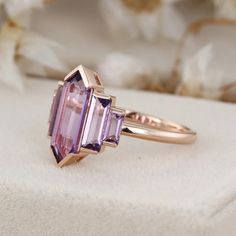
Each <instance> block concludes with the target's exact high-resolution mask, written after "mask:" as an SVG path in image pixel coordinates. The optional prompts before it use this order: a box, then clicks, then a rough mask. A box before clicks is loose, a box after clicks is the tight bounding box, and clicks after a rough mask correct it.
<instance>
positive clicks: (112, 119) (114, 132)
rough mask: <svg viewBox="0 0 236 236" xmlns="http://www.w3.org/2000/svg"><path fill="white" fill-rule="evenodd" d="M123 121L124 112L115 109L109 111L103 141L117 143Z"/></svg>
mask: <svg viewBox="0 0 236 236" xmlns="http://www.w3.org/2000/svg"><path fill="white" fill-rule="evenodd" d="M123 121H124V114H120V113H118V112H116V111H112V110H111V112H110V113H109V117H108V121H107V129H106V132H105V141H106V142H109V143H112V144H115V145H117V144H118V143H119V140H120V134H121V129H122V124H123Z"/></svg>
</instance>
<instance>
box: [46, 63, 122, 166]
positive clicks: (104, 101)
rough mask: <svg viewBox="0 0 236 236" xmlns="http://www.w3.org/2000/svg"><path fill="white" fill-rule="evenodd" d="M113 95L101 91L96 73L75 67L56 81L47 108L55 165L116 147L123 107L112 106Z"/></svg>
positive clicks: (61, 164) (101, 87)
mask: <svg viewBox="0 0 236 236" xmlns="http://www.w3.org/2000/svg"><path fill="white" fill-rule="evenodd" d="M114 101H115V98H113V97H111V96H108V95H105V94H104V93H103V86H102V84H101V81H100V78H99V77H98V75H97V74H96V73H95V72H93V71H90V70H88V69H86V68H85V67H83V66H78V67H77V68H76V69H75V70H73V71H72V72H71V73H70V74H69V75H67V76H66V78H65V82H64V83H63V84H61V83H60V86H59V87H58V89H57V91H56V93H55V95H54V98H53V103H52V107H51V112H50V117H49V130H48V134H49V136H51V149H52V151H53V154H54V156H55V158H56V161H57V163H58V164H59V166H63V165H65V164H69V163H71V162H73V161H76V160H80V159H82V158H83V157H85V156H86V155H88V154H97V153H99V152H100V151H102V150H103V149H102V147H103V145H107V146H112V147H114V146H116V145H117V144H118V142H119V139H120V133H121V129H122V123H123V121H124V110H122V109H118V108H115V107H114Z"/></svg>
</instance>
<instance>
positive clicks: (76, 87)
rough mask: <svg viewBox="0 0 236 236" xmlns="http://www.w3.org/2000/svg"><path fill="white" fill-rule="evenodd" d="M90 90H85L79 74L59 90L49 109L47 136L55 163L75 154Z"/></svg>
mask: <svg viewBox="0 0 236 236" xmlns="http://www.w3.org/2000/svg"><path fill="white" fill-rule="evenodd" d="M90 93H91V90H90V89H86V88H85V86H84V83H83V80H82V77H81V75H80V73H79V72H77V73H76V74H74V75H73V76H72V78H71V79H70V80H69V81H67V82H65V84H64V85H63V87H61V88H59V89H58V91H57V94H56V96H55V97H54V101H53V104H52V108H51V115H50V126H49V135H51V136H52V138H51V148H52V150H53V153H54V155H55V158H56V160H57V162H60V161H61V160H63V159H64V158H65V157H66V156H67V155H68V154H70V153H76V152H77V150H78V148H79V144H80V139H81V132H82V128H83V123H84V119H85V115H86V110H87V107H88V102H89V97H90Z"/></svg>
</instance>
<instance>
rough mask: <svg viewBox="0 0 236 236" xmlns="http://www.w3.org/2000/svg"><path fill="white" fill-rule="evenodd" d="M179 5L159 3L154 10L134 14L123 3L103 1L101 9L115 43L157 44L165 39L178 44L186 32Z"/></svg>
mask: <svg viewBox="0 0 236 236" xmlns="http://www.w3.org/2000/svg"><path fill="white" fill-rule="evenodd" d="M178 1H180V0H165V1H160V2H157V4H156V6H155V8H153V9H152V10H149V11H147V10H143V11H135V10H134V9H132V8H130V7H128V6H126V5H125V4H124V3H122V1H121V0H100V8H101V11H102V16H103V18H104V19H105V22H106V23H107V25H108V28H109V30H110V32H111V34H112V35H113V36H114V38H115V39H117V38H119V39H122V40H123V39H124V37H125V36H126V37H127V38H131V39H135V38H138V37H142V38H144V39H146V40H147V41H154V40H156V39H157V38H158V36H160V35H162V36H164V37H167V38H171V39H174V40H176V39H179V37H180V35H181V34H182V33H183V31H184V30H185V24H184V21H183V20H182V18H181V15H180V13H179V12H178V10H177V8H176V7H175V6H174V3H175V2H178ZM143 4H145V3H143Z"/></svg>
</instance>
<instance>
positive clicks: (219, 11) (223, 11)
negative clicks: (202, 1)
mask: <svg viewBox="0 0 236 236" xmlns="http://www.w3.org/2000/svg"><path fill="white" fill-rule="evenodd" d="M213 2H214V4H215V8H216V15H217V16H219V17H226V18H232V19H236V0H213Z"/></svg>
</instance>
